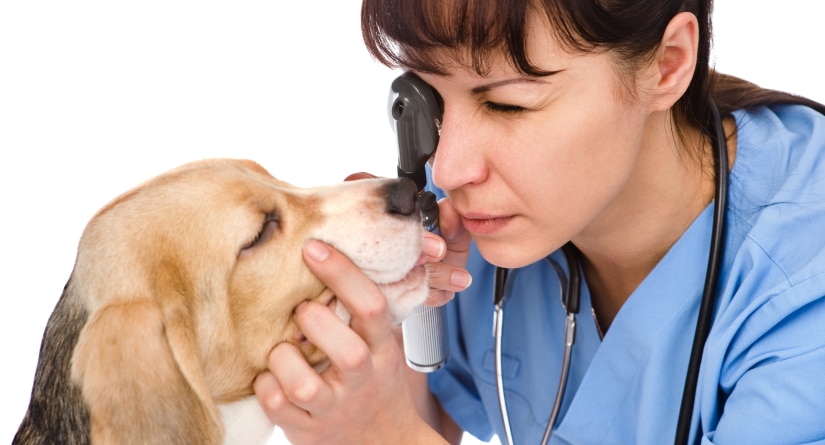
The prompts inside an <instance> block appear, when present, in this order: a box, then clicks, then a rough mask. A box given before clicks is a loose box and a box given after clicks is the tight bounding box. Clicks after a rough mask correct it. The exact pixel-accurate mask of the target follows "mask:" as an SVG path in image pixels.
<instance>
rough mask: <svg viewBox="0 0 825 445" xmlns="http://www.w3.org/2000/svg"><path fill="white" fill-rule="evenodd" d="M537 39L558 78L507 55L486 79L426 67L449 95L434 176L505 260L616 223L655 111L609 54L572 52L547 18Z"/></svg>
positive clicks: (545, 65) (540, 252)
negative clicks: (524, 67) (519, 65)
mask: <svg viewBox="0 0 825 445" xmlns="http://www.w3.org/2000/svg"><path fill="white" fill-rule="evenodd" d="M527 35H528V55H529V57H530V60H531V61H532V62H533V63H534V64H535V65H537V66H538V67H540V68H542V69H545V70H550V71H556V73H555V74H551V75H549V76H544V77H538V78H536V77H529V76H525V75H523V74H520V73H519V72H518V71H516V70H515V69H513V68H512V67H511V66H510V65H509V64H508V63H507V62H506V60H505V59H504V58H503V57H501V58H500V59H498V60H497V61H496V62H494V63H492V64H491V65H490V67H491V68H492V69H491V71H490V73H489V75H486V76H483V77H482V76H478V75H476V74H475V73H474V72H473V71H471V70H466V69H463V68H461V67H459V66H458V65H456V68H454V69H451V70H450V75H448V76H437V75H431V74H420V73H419V75H420V76H421V77H422V78H423V79H424V80H425V81H426V82H428V83H429V84H430V85H432V86H433V87H434V88H435V89H436V90H437V91H438V92H439V94H440V95H441V96H442V98H443V100H444V116H443V122H442V131H441V139H440V142H439V145H438V149H437V151H436V153H435V156H434V158H433V164H432V167H433V180H434V182H435V184H436V185H437V186H438V187H439V188H441V189H443V190H444V191H445V192H446V193H447V195H448V197H449V198H450V201H451V203H452V205H453V207H454V208H455V209H456V210H457V211H458V213H459V214H460V215H461V219H462V223H463V225H464V227H466V228H467V230H468V231H469V232H470V233H471V234H472V236H473V238H474V240H475V241H476V244H477V246H478V247H479V249H480V251H481V253H482V255H483V256H484V257H485V258H486V259H487V260H488V261H490V262H492V263H493V264H496V265H499V266H503V267H519V266H523V265H526V264H530V263H532V262H534V261H537V260H538V259H540V258H542V257H544V256H546V255H547V254H548V253H550V252H551V251H553V250H555V249H557V248H559V247H560V246H561V245H562V244H564V243H565V242H567V241H569V240H571V239H575V238H576V237H577V236H581V235H582V234H586V233H588V231H590V232H592V231H594V230H602V229H603V228H607V227H610V226H611V221H609V220H608V219H610V218H612V217H614V216H616V215H618V214H619V213H617V211H618V212H621V211H622V210H620V209H623V208H625V206H626V205H627V204H628V203H630V202H632V198H633V197H632V193H631V192H630V191H631V190H632V189H633V187H632V186H631V185H632V184H633V183H634V182H638V181H636V180H634V176H635V170H636V169H637V164H638V159H639V156H640V152H641V150H642V146H643V142H644V139H645V127H646V120H647V114H648V112H647V110H645V107H644V106H643V105H640V104H644V103H645V101H644V89H643V88H641V87H633V88H636V89H637V90H634V92H635V93H636V97H634V98H633V99H628V97H629V96H628V95H627V90H625V89H623V87H622V84H621V83H620V82H621V81H620V80H619V77H618V76H617V71H616V69H615V68H614V65H612V64H611V60H612V56H611V55H609V54H606V53H603V54H586V55H582V54H577V55H572V54H568V53H565V52H564V51H563V50H561V49H560V47H559V45H558V44H557V43H556V42H555V41H554V39H553V37H552V36H551V34H550V33H549V31H548V29H547V28H546V26H545V25H544V23H543V22H540V21H538V20H535V21H533V23H532V24H531V27H530V28H529V29H528V34H527ZM628 208H629V207H628Z"/></svg>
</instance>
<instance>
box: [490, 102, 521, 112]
mask: <svg viewBox="0 0 825 445" xmlns="http://www.w3.org/2000/svg"><path fill="white" fill-rule="evenodd" d="M482 106H483V107H484V109H486V110H487V111H492V112H493V113H500V114H517V113H523V112H525V111H527V109H526V108H524V107H520V106H518V105H507V104H500V103H496V102H490V101H484V103H483V104H482Z"/></svg>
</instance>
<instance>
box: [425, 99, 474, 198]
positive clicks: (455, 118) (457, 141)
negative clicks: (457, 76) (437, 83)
mask: <svg viewBox="0 0 825 445" xmlns="http://www.w3.org/2000/svg"><path fill="white" fill-rule="evenodd" d="M472 114H473V111H472V110H466V111H465V112H461V110H452V111H451V110H450V109H449V107H445V111H444V116H443V120H442V122H441V136H440V137H439V140H438V148H437V149H436V151H435V156H433V164H432V178H433V183H435V185H436V186H437V187H438V188H440V189H442V190H445V191H449V190H456V189H458V188H460V187H462V186H465V185H469V184H477V183H479V182H482V181H484V179H485V178H486V176H487V167H486V162H487V160H486V153H487V151H486V149H485V139H486V138H485V136H484V134H485V131H484V129H483V128H481V126H480V125H478V124H477V123H474V122H473V119H472Z"/></svg>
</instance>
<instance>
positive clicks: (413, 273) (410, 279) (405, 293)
mask: <svg viewBox="0 0 825 445" xmlns="http://www.w3.org/2000/svg"><path fill="white" fill-rule="evenodd" d="M376 284H377V285H378V289H379V290H381V292H382V293H383V294H384V296H385V297H386V298H387V305H388V306H389V312H390V319H391V320H392V323H393V324H398V323H401V322H402V321H404V319H405V318H407V317H408V316H409V315H410V313H411V312H412V310H413V309H414V308H415V307H416V306H418V305H420V304H423V303H424V302H425V301H426V300H427V295H428V294H429V292H430V288H429V284H428V281H427V268H426V267H424V266H423V265H416V266H415V267H413V268H412V269H411V270H410V271H409V272H407V274H406V275H405V276H404V277H403V278H401V279H400V280H398V281H394V282H391V283H376ZM327 306H329V307H330V309H332V310H333V312H335V315H337V316H338V318H340V319H341V321H343V322H344V323H346V324H349V323H350V321H351V320H352V315H351V314H350V313H349V311H348V310H347V308H346V307H345V306H344V305H343V304H341V302H339V301H338V299H337V298H335V297H333V298H332V300H331V301H330V302H329V303H328V304H327Z"/></svg>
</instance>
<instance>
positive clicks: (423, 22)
mask: <svg viewBox="0 0 825 445" xmlns="http://www.w3.org/2000/svg"><path fill="white" fill-rule="evenodd" d="M712 8H713V1H712V0H450V1H446V0H363V3H362V9H361V27H362V33H363V37H364V41H365V43H366V45H367V48H368V50H369V52H370V53H371V54H372V56H373V57H375V58H376V59H377V60H378V61H380V62H381V63H384V64H385V65H387V66H390V67H393V68H398V67H402V68H406V69H412V70H416V71H421V72H427V73H435V74H444V72H445V68H444V66H443V64H442V62H443V61H444V59H443V57H444V54H448V55H452V56H454V57H452V58H451V60H453V61H463V62H464V63H466V64H467V66H468V67H469V68H471V69H473V70H475V71H476V72H477V73H479V74H483V73H484V72H485V71H486V69H487V63H488V59H489V56H490V54H491V53H492V52H494V51H503V52H504V54H506V55H507V56H509V58H510V61H511V63H512V65H513V67H514V68H516V69H518V70H519V71H521V72H522V73H524V74H528V75H534V76H541V75H544V74H547V73H546V72H544V71H542V70H541V69H540V68H539V67H536V66H534V65H533V64H532V63H531V62H530V60H529V58H528V55H527V53H526V50H525V28H526V19H527V15H528V12H530V11H537V12H543V13H544V14H545V15H546V17H547V18H548V20H549V23H550V24H551V28H552V30H553V32H554V33H555V34H556V37H557V38H558V40H559V41H560V42H561V43H562V45H564V46H565V48H566V49H568V50H571V51H581V52H592V51H613V52H615V53H616V54H617V55H618V56H619V57H617V59H618V60H620V66H619V68H620V69H623V70H625V72H627V73H632V72H633V70H634V69H637V68H638V67H640V66H642V65H643V64H644V63H645V62H648V61H649V60H650V57H652V56H653V55H654V54H655V52H656V50H657V49H658V47H659V43H660V41H661V38H662V35H663V34H664V30H665V28H666V27H667V25H668V23H669V22H670V20H671V19H672V18H673V17H674V16H675V15H676V14H678V13H680V12H690V13H693V14H694V15H695V16H696V17H697V19H698V22H699V48H698V56H697V64H696V71H695V72H694V75H693V79H692V81H691V83H690V86H689V87H688V89H687V91H686V92H685V94H684V95H683V96H682V97H681V98H680V99H679V101H678V102H677V103H676V104H675V105H674V107H673V113H674V119H675V121H676V122H677V123H678V124H687V125H690V126H693V127H696V128H702V129H705V130H706V131H709V129H710V125H712V123H711V122H708V120H709V118H708V116H710V113H708V106H709V100H710V99H711V98H712V99H713V101H714V102H715V103H716V104H717V106H718V107H719V111H720V113H721V114H722V115H723V116H725V115H728V114H730V113H731V112H732V111H733V110H736V109H740V108H750V107H755V106H758V105H770V104H777V103H796V104H803V105H807V106H810V107H812V108H815V109H817V110H819V111H820V112H822V113H825V107H823V106H822V105H820V104H818V103H816V102H814V101H811V100H808V99H805V98H803V97H799V96H795V95H791V94H787V93H783V92H779V91H774V90H767V89H763V88H760V87H758V86H756V85H754V84H752V83H749V82H746V81H743V80H741V79H738V78H735V77H733V76H728V75H723V74H721V73H716V72H714V71H713V70H712V69H711V67H710V63H709V61H710V50H711V42H712V39H711V35H712V33H711V30H712V27H711V10H712ZM468 58H469V60H468ZM676 127H677V129H678V128H679V125H677V126H676ZM677 131H678V130H677Z"/></svg>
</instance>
